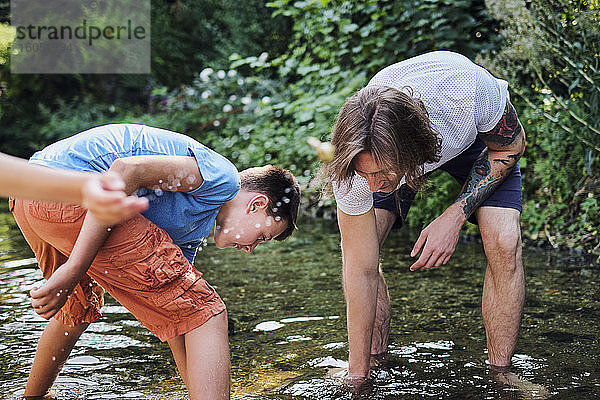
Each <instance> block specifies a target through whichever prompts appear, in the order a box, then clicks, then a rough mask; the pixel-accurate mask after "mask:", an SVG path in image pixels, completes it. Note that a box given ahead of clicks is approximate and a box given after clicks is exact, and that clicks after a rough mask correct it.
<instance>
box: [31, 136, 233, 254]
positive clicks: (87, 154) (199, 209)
mask: <svg viewBox="0 0 600 400" xmlns="http://www.w3.org/2000/svg"><path fill="white" fill-rule="evenodd" d="M140 155H169V156H193V157H195V158H196V161H197V163H198V169H199V170H200V173H201V174H202V178H203V179H204V182H203V183H202V185H200V187H199V188H197V189H195V190H194V191H191V192H187V193H186V192H171V191H159V190H152V189H140V190H139V191H138V195H141V196H146V197H148V200H149V202H150V207H149V208H148V209H147V210H146V211H145V212H144V213H143V215H144V216H145V217H146V218H148V219H149V220H150V221H152V222H153V223H155V224H156V225H158V226H160V227H161V228H163V229H164V230H165V231H167V233H168V234H169V236H171V239H173V242H174V243H175V244H176V245H178V246H179V247H180V248H181V250H182V251H183V254H184V255H185V257H186V258H187V259H188V260H190V262H192V263H193V261H194V255H195V254H196V249H197V248H198V246H200V245H201V244H202V241H203V240H204V239H205V238H206V237H208V235H209V234H210V231H211V229H212V226H213V224H214V221H215V218H216V217H217V213H218V212H219V209H220V208H221V206H222V205H223V204H224V203H225V202H227V201H229V200H231V199H232V198H233V197H234V196H235V195H236V194H237V192H238V191H239V188H240V178H239V174H238V171H237V169H236V168H235V166H234V165H233V164H232V163H231V162H230V161H229V160H227V159H226V158H225V157H223V156H221V155H220V154H218V153H216V152H214V151H213V150H211V149H209V148H208V147H206V146H204V145H203V144H201V143H199V142H197V141H195V140H194V139H192V138H190V137H188V136H185V135H182V134H180V133H176V132H171V131H167V130H164V129H158V128H152V127H149V126H145V125H136V124H112V125H104V126H99V127H96V128H92V129H89V130H87V131H84V132H81V133H79V134H77V135H74V136H71V137H69V138H67V139H64V140H61V141H59V142H56V143H54V144H51V145H50V146H48V147H46V148H45V149H43V150H41V151H38V152H37V153H35V154H34V155H33V156H32V157H31V159H30V161H29V162H30V163H32V164H39V165H45V166H47V167H51V168H61V169H71V170H78V171H97V172H101V171H106V170H108V169H109V168H110V166H111V164H112V163H113V161H114V160H116V159H117V158H121V157H131V156H140ZM185 179H186V177H182V182H183V183H182V185H183V186H185ZM157 184H158V182H157Z"/></svg>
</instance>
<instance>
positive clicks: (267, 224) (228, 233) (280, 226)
mask: <svg viewBox="0 0 600 400" xmlns="http://www.w3.org/2000/svg"><path fill="white" fill-rule="evenodd" d="M268 204H269V199H268V197H267V196H265V195H263V194H257V195H256V196H254V197H252V198H250V199H249V200H248V201H247V202H244V203H242V204H238V205H236V206H235V207H232V209H231V210H230V211H229V213H228V215H227V216H225V218H223V220H221V221H219V220H217V225H216V226H215V243H216V245H217V247H218V248H220V249H223V248H226V247H233V248H236V249H238V250H244V251H245V252H247V253H251V252H252V251H253V250H254V249H255V248H256V246H258V245H259V244H260V243H263V242H267V241H269V240H271V239H272V238H274V237H277V236H279V235H280V234H281V233H283V231H284V230H285V229H286V227H287V223H286V222H285V221H283V220H282V219H280V218H279V217H272V216H270V215H268V214H267V207H268Z"/></svg>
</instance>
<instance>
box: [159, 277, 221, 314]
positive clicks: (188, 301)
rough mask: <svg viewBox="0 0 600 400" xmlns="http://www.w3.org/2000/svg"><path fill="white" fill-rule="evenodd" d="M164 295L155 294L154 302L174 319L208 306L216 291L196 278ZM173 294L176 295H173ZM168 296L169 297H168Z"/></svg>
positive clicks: (215, 295)
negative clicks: (190, 283) (187, 286)
mask: <svg viewBox="0 0 600 400" xmlns="http://www.w3.org/2000/svg"><path fill="white" fill-rule="evenodd" d="M168 292H169V293H165V295H164V296H157V297H156V298H155V303H156V305H157V306H158V307H160V308H161V309H163V310H164V311H166V312H168V313H170V314H171V315H172V316H173V318H175V319H182V318H185V317H188V316H190V315H192V314H194V313H196V312H202V310H204V309H205V308H207V307H209V305H210V303H211V302H212V300H213V299H214V298H215V297H217V298H218V295H217V292H216V291H215V289H213V287H212V286H210V285H209V284H208V282H206V281H205V280H204V279H202V278H200V279H197V280H196V282H194V283H193V284H192V285H191V286H190V287H189V288H187V290H186V289H183V287H181V286H180V287H178V288H177V289H176V290H172V289H171V290H169V291H168ZM174 295H175V296H176V297H174ZM169 298H170V299H169Z"/></svg>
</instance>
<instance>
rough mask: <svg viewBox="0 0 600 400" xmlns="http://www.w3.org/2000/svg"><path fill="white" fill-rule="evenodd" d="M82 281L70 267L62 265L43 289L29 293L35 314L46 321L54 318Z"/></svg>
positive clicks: (36, 289) (32, 290)
mask: <svg viewBox="0 0 600 400" xmlns="http://www.w3.org/2000/svg"><path fill="white" fill-rule="evenodd" d="M80 279H81V277H80V276H78V275H77V274H76V273H75V272H74V271H73V268H70V266H69V265H67V264H63V265H61V266H60V267H59V268H58V269H56V271H54V273H53V274H52V276H51V277H50V279H48V281H47V282H46V283H45V284H43V285H42V287H40V288H37V287H34V288H33V289H31V290H30V291H29V294H30V295H31V305H32V306H33V309H34V310H35V312H36V313H37V314H38V315H39V316H41V317H43V318H45V319H50V318H52V317H53V316H54V315H55V314H56V313H57V312H58V311H59V310H60V309H61V308H62V306H63V305H64V304H65V302H66V301H67V299H68V298H69V295H70V294H71V292H72V291H73V289H74V288H75V286H76V285H77V283H78V282H79V280H80Z"/></svg>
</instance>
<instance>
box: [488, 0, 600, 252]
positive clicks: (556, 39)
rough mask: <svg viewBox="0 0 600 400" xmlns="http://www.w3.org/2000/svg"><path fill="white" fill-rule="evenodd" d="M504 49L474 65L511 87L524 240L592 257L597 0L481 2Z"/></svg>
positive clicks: (599, 74) (599, 147) (599, 48)
mask: <svg viewBox="0 0 600 400" xmlns="http://www.w3.org/2000/svg"><path fill="white" fill-rule="evenodd" d="M488 5H489V8H490V10H492V11H493V12H494V14H495V16H496V17H497V18H498V19H500V20H502V22H503V24H504V28H503V30H502V31H501V34H502V35H503V36H504V37H505V41H504V45H503V46H502V47H501V48H500V49H498V50H497V51H494V52H492V53H491V54H490V55H488V56H487V57H482V58H481V62H482V63H483V64H484V65H486V66H487V67H488V68H490V69H492V70H493V71H495V72H496V74H497V75H499V76H501V77H504V78H505V79H508V80H509V81H510V82H514V83H516V85H515V86H514V87H513V88H512V90H513V92H514V93H516V94H517V97H516V103H517V109H518V110H522V111H521V112H520V119H521V123H522V124H523V126H524V127H525V131H526V133H527V142H528V147H527V150H526V152H525V155H524V159H525V161H526V167H525V168H523V174H524V188H525V193H524V196H525V209H524V212H523V222H524V224H523V225H524V231H525V234H526V236H528V237H529V238H531V239H533V240H535V241H539V242H546V241H547V242H549V243H550V244H551V245H552V246H555V247H557V246H560V245H566V246H568V247H573V248H579V249H586V250H592V251H593V252H595V253H596V254H600V246H599V245H598V232H599V230H600V218H599V215H598V202H597V199H598V197H599V194H600V185H599V178H600V166H599V164H600V107H599V104H598V100H599V98H600V30H599V29H598V27H599V26H600V9H599V7H598V6H599V5H598V2H597V1H592V2H588V1H579V0H535V1H531V2H528V3H527V5H528V7H525V3H524V2H522V1H515V0H494V1H489V4H488Z"/></svg>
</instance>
